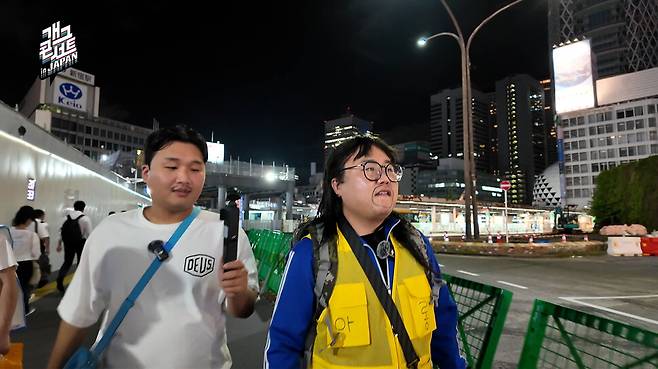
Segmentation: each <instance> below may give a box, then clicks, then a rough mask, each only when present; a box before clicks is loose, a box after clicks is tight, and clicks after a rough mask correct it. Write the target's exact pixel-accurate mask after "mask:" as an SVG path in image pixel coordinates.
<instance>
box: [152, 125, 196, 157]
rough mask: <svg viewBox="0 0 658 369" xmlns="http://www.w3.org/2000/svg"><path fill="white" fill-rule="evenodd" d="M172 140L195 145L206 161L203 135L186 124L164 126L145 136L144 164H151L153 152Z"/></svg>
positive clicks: (167, 144)
mask: <svg viewBox="0 0 658 369" xmlns="http://www.w3.org/2000/svg"><path fill="white" fill-rule="evenodd" d="M172 142H185V143H190V144H192V145H194V146H196V147H197V148H198V149H199V151H201V155H202V156H203V162H204V163H205V162H207V161H208V145H206V139H205V138H203V136H202V135H201V134H200V133H199V132H197V131H195V130H193V129H191V128H188V127H186V126H176V127H166V128H161V129H159V130H157V131H154V132H152V133H151V134H150V135H148V137H146V142H145V144H144V164H146V165H151V161H152V160H153V157H154V156H155V153H156V152H158V151H160V150H162V149H163V148H165V147H167V146H169V145H170V144H171V143H172Z"/></svg>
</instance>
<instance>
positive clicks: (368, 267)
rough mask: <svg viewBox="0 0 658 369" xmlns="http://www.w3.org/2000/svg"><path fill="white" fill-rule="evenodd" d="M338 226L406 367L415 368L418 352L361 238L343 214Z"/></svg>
mask: <svg viewBox="0 0 658 369" xmlns="http://www.w3.org/2000/svg"><path fill="white" fill-rule="evenodd" d="M338 227H339V228H340V231H341V232H342V233H343V235H344V236H345V239H346V240H347V243H349V244H350V247H351V248H352V252H353V253H354V256H355V257H356V259H357V260H358V261H359V264H361V268H363V271H364V272H365V274H366V276H367V277H368V280H369V281H370V285H372V288H373V290H375V294H376V295H377V298H378V299H379V302H380V303H381V304H382V308H384V311H385V312H386V315H387V316H388V320H389V321H390V322H391V325H392V326H393V334H394V335H395V337H396V338H397V339H398V341H399V342H400V346H401V347H402V353H403V354H404V360H405V361H406V362H407V368H413V369H415V368H417V367H418V361H419V359H418V354H416V351H415V350H414V346H413V344H412V343H411V339H410V338H409V333H408V332H407V329H406V328H405V326H404V323H403V322H402V317H401V316H400V312H398V309H397V307H396V306H395V302H393V299H392V298H391V295H389V293H388V289H387V288H386V286H385V285H384V282H383V281H382V279H381V277H380V276H379V272H377V271H376V270H375V265H374V264H373V263H372V261H371V260H370V258H369V257H368V254H367V253H366V249H365V247H363V243H362V241H361V238H360V237H359V236H358V235H357V234H356V232H355V231H354V228H352V226H351V225H350V223H349V222H348V221H347V219H345V217H343V216H341V217H340V218H339V219H338Z"/></svg>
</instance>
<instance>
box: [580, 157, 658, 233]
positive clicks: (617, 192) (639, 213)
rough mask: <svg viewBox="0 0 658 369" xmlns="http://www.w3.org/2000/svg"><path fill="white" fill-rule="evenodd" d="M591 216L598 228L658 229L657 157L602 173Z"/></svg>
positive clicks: (598, 181)
mask: <svg viewBox="0 0 658 369" xmlns="http://www.w3.org/2000/svg"><path fill="white" fill-rule="evenodd" d="M592 215H594V216H595V217H596V223H597V227H602V226H605V225H610V224H642V225H644V226H645V227H647V229H648V230H653V229H658V156H651V157H648V158H646V159H642V160H640V161H637V162H635V163H629V164H623V165H620V166H618V167H616V168H613V169H610V170H606V171H604V172H601V173H600V174H599V175H598V177H597V178H596V190H595V191H594V198H593V199H592Z"/></svg>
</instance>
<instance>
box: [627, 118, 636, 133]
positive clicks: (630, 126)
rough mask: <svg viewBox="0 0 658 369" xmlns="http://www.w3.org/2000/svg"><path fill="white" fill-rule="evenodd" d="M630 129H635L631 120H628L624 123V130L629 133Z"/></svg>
mask: <svg viewBox="0 0 658 369" xmlns="http://www.w3.org/2000/svg"><path fill="white" fill-rule="evenodd" d="M632 129H635V123H634V122H633V121H632V120H629V121H628V122H626V130H627V131H630V130H632Z"/></svg>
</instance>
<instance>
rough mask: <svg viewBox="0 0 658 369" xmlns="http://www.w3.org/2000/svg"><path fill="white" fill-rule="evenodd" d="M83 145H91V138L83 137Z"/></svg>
mask: <svg viewBox="0 0 658 369" xmlns="http://www.w3.org/2000/svg"><path fill="white" fill-rule="evenodd" d="M85 146H91V138H85Z"/></svg>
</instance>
